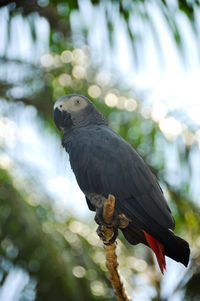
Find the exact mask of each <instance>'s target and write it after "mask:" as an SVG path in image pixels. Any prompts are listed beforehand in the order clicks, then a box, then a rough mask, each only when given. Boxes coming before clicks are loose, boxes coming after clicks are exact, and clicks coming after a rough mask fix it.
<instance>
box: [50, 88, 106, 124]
mask: <svg viewBox="0 0 200 301" xmlns="http://www.w3.org/2000/svg"><path fill="white" fill-rule="evenodd" d="M53 119H54V123H55V125H56V126H57V128H58V129H59V130H61V129H67V128H70V127H71V126H72V125H75V126H76V125H84V124H87V123H89V122H90V123H91V122H93V121H95V120H96V121H97V122H98V120H101V121H104V123H105V119H104V117H103V115H102V114H101V113H100V112H99V111H98V110H97V109H96V108H95V107H94V105H93V104H92V102H91V101H90V100H89V99H88V98H87V97H85V96H82V95H78V94H71V95H64V96H62V97H61V98H59V99H58V100H57V101H56V103H55V105H54V112H53Z"/></svg>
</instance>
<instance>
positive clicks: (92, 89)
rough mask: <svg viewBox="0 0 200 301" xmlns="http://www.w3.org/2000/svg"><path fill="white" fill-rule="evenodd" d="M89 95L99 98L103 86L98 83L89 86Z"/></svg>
mask: <svg viewBox="0 0 200 301" xmlns="http://www.w3.org/2000/svg"><path fill="white" fill-rule="evenodd" d="M88 95H90V96H91V97H92V98H98V97H99V96H100V95H101V88H99V86H97V85H92V86H90V87H89V88H88Z"/></svg>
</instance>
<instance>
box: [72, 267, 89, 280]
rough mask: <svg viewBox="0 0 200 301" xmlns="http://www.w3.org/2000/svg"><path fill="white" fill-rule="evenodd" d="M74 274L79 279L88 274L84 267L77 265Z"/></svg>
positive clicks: (73, 270)
mask: <svg viewBox="0 0 200 301" xmlns="http://www.w3.org/2000/svg"><path fill="white" fill-rule="evenodd" d="M72 273H73V275H74V276H75V277H77V278H83V277H84V276H85V274H86V271H85V269H84V267H82V266H81V265H77V266H75V267H73V269H72Z"/></svg>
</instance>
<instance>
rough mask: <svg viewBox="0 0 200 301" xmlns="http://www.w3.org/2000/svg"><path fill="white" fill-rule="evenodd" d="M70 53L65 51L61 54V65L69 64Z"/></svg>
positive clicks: (70, 59)
mask: <svg viewBox="0 0 200 301" xmlns="http://www.w3.org/2000/svg"><path fill="white" fill-rule="evenodd" d="M72 58H73V56H72V53H71V51H69V50H65V51H63V52H62V53H61V61H62V62H63V63H70V62H71V61H72Z"/></svg>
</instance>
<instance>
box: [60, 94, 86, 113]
mask: <svg viewBox="0 0 200 301" xmlns="http://www.w3.org/2000/svg"><path fill="white" fill-rule="evenodd" d="M87 105H88V103H87V100H86V99H85V98H83V97H81V96H78V95H74V96H72V97H70V98H66V97H61V98H60V99H58V100H57V101H56V103H55V105H54V110H55V109H56V108H58V109H59V110H60V111H66V112H69V113H73V112H78V111H80V110H82V109H84V108H85V107H86V106H87Z"/></svg>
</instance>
